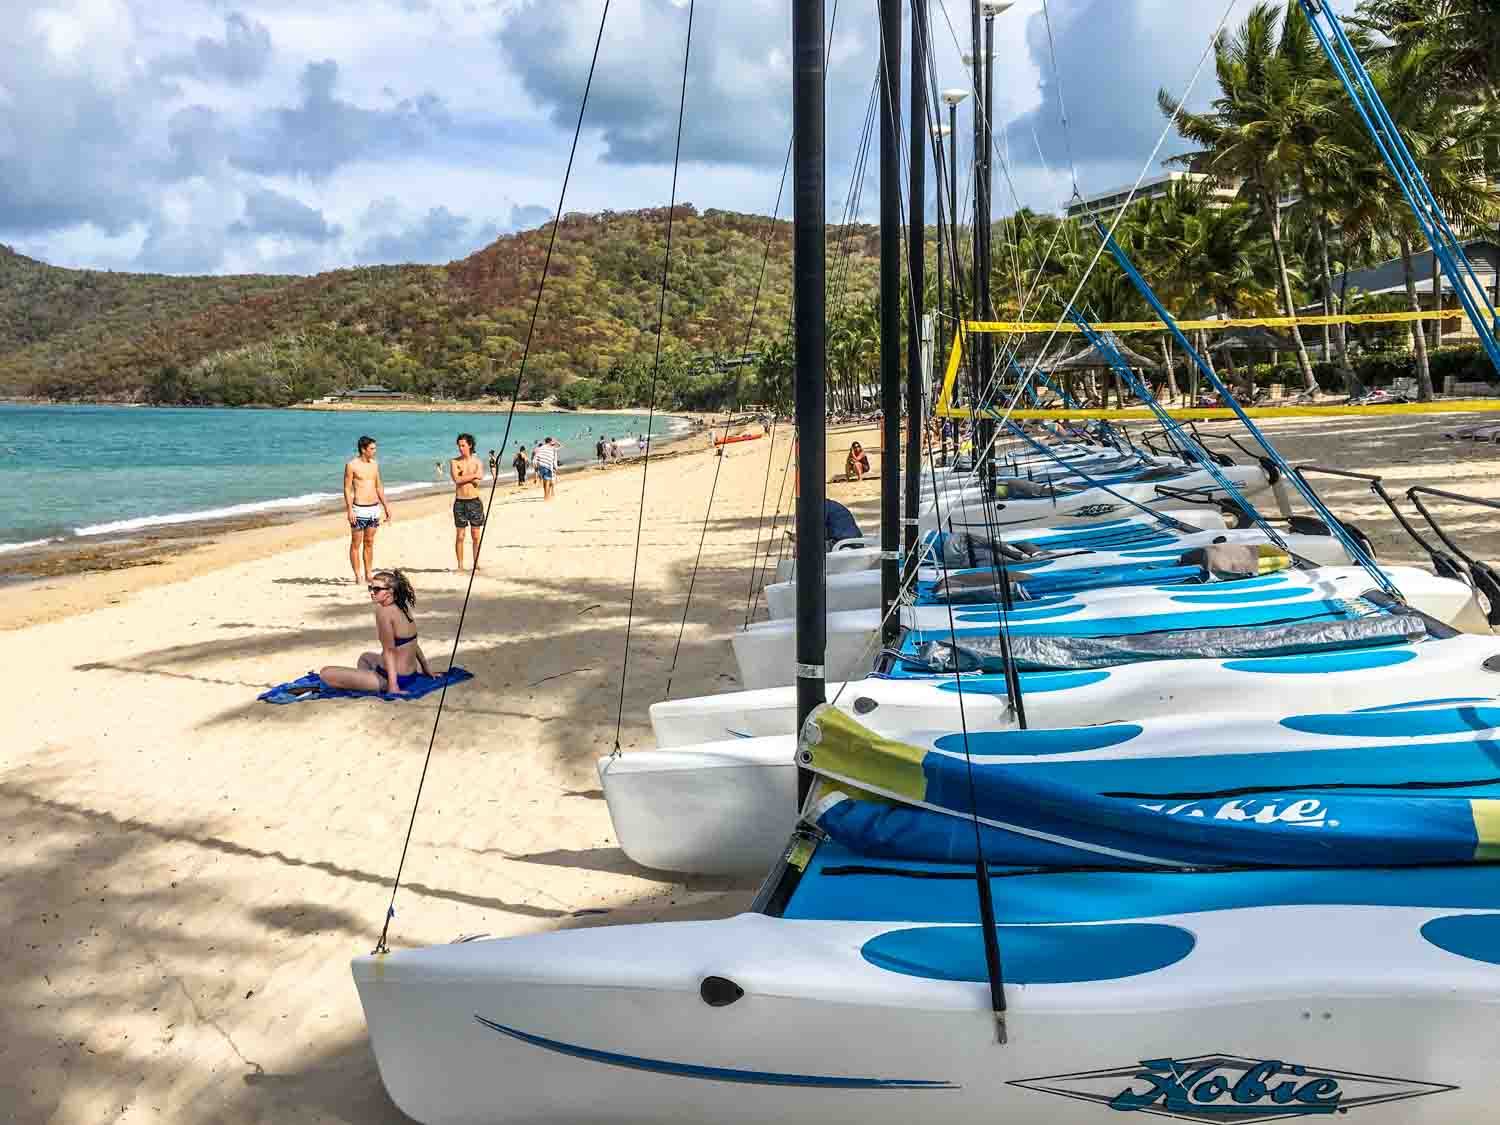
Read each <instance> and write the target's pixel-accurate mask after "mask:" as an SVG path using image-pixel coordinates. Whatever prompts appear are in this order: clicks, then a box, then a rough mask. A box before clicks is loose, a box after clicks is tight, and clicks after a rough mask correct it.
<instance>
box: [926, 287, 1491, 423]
mask: <svg viewBox="0 0 1500 1125" xmlns="http://www.w3.org/2000/svg"><path fill="white" fill-rule="evenodd" d="M1463 319H1465V317H1464V313H1463V310H1462V309H1443V310H1439V311H1434V312H1381V313H1346V314H1343V315H1337V316H1299V317H1290V316H1254V317H1236V318H1234V319H1232V320H1179V321H1178V322H1177V327H1178V328H1180V329H1182V330H1183V331H1185V332H1196V331H1199V330H1206V331H1210V332H1214V331H1222V330H1223V329H1226V328H1288V329H1299V328H1317V327H1321V326H1322V325H1325V324H1330V325H1331V324H1410V323H1412V322H1414V321H1430V320H1463ZM1089 328H1090V329H1091V330H1093V331H1098V332H1113V333H1116V334H1120V335H1125V334H1130V333H1142V332H1166V331H1168V328H1167V326H1166V325H1165V324H1163V323H1162V322H1161V321H1159V320H1125V321H1115V322H1105V323H1100V324H1090V325H1089ZM1082 331H1083V329H1082V328H1081V327H1079V326H1078V325H1076V324H1071V323H1063V324H1056V323H1053V322H1050V321H1021V320H966V321H962V322H960V324H959V331H958V332H956V333H954V336H953V347H952V348H951V349H950V350H949V352H948V363H947V366H946V368H945V369H944V372H943V385H942V387H941V389H940V390H939V392H938V398H937V402H936V403H935V404H934V406H933V414H934V415H936V416H937V417H939V418H973V417H974V416H975V415H976V414H981V415H988V416H993V417H998V416H999V415H1000V414H1001V413H1002V410H1001V409H999V408H996V407H987V408H985V409H983V410H978V411H976V410H975V409H974V407H973V406H972V405H959V404H957V403H956V402H955V399H956V398H957V391H958V377H959V372H960V371H962V369H963V366H964V363H963V361H964V355H965V354H966V348H965V342H966V340H967V339H968V338H969V337H970V336H979V335H994V336H1019V335H1028V334H1038V335H1051V334H1052V333H1054V332H1055V333H1058V334H1060V335H1077V334H1080V333H1081V332H1082ZM1495 410H1500V398H1492V399H1458V400H1454V399H1450V400H1445V401H1443V402H1412V403H1391V404H1386V405H1379V404H1372V405H1364V406H1351V405H1323V406H1319V405H1315V404H1310V403H1308V404H1303V403H1289V404H1287V405H1285V406H1247V407H1245V413H1247V414H1248V415H1250V417H1252V418H1295V417H1317V416H1322V415H1344V414H1390V413H1393V412H1394V413H1403V414H1458V413H1472V412H1478V411H1495ZM1166 412H1167V414H1168V415H1170V416H1171V417H1173V418H1176V419H1178V420H1179V421H1189V420H1196V421H1212V420H1215V419H1223V418H1233V417H1235V414H1234V411H1232V410H1230V409H1229V408H1228V407H1186V408H1184V407H1179V408H1175V409H1173V408H1166ZM1009 417H1011V418H1014V419H1016V420H1018V421H1022V420H1037V421H1064V420H1066V419H1073V418H1077V419H1085V418H1105V419H1109V420H1111V421H1121V422H1130V421H1150V420H1152V419H1153V418H1154V417H1155V415H1154V414H1152V412H1151V411H1150V410H1149V409H1147V408H1146V407H1140V408H1133V407H1127V408H1125V409H1123V410H1122V409H1119V408H1114V409H1111V408H1108V407H1086V406H1077V407H1065V406H1059V407H1052V408H1048V409H1016V410H1012V411H1011V412H1010V414H1009Z"/></svg>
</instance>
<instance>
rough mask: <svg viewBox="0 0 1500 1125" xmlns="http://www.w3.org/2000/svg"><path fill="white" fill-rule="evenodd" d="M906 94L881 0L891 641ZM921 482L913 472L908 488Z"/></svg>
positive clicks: (896, 37)
mask: <svg viewBox="0 0 1500 1125" xmlns="http://www.w3.org/2000/svg"><path fill="white" fill-rule="evenodd" d="M912 65H913V66H914V67H915V65H916V60H915V59H913V61H912ZM900 98H901V0H880V423H881V428H880V606H881V610H882V615H881V621H882V622H883V625H882V636H881V640H882V641H883V642H884V643H885V644H887V645H890V644H894V643H895V641H896V638H897V635H898V634H899V633H900V632H901V618H900V615H899V614H897V613H895V612H894V611H893V610H894V606H895V604H896V600H897V598H898V597H899V596H900V593H901V571H900V566H899V559H900V550H899V548H900V546H901V538H900V532H901V525H900V515H901V469H900V465H901V183H900V177H901V152H900V150H899V149H898V148H897V143H898V140H897V135H898V131H899V126H900V122H899V114H900ZM914 120H915V119H914ZM909 452H910V451H908V453H909ZM915 480H916V478H914V477H912V476H911V474H910V471H909V470H908V473H907V478H906V481H907V488H908V490H911V489H913V488H914V487H915Z"/></svg>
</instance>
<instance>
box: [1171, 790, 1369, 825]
mask: <svg viewBox="0 0 1500 1125" xmlns="http://www.w3.org/2000/svg"><path fill="white" fill-rule="evenodd" d="M1143 807H1144V808H1148V809H1150V810H1151V811H1152V812H1159V813H1165V814H1166V815H1167V816H1190V817H1199V818H1202V819H1205V820H1234V821H1245V820H1248V821H1253V822H1254V823H1256V824H1292V825H1298V826H1300V827H1305V828H1337V827H1338V824H1339V822H1338V821H1336V820H1331V819H1329V816H1328V806H1327V805H1325V804H1323V802H1322V801H1319V800H1315V799H1313V798H1310V797H1303V798H1299V799H1297V800H1285V799H1277V798H1275V797H1272V798H1269V799H1267V798H1261V797H1237V798H1235V799H1234V800H1232V801H1184V802H1182V803H1181V804H1175V805H1171V804H1147V805H1144V806H1143Z"/></svg>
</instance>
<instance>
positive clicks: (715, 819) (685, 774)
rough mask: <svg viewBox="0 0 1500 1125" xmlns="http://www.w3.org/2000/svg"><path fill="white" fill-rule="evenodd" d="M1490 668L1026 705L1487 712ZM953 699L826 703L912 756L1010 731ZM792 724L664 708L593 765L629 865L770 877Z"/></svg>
mask: <svg viewBox="0 0 1500 1125" xmlns="http://www.w3.org/2000/svg"><path fill="white" fill-rule="evenodd" d="M1486 661H1493V662H1495V665H1496V667H1497V668H1500V643H1497V642H1495V641H1494V640H1488V641H1486V640H1485V639H1483V638H1480V637H1467V636H1465V637H1453V638H1450V639H1448V640H1445V641H1437V642H1424V643H1420V644H1416V645H1401V646H1395V647H1393V648H1391V649H1387V650H1378V651H1376V652H1375V653H1373V654H1369V653H1367V654H1364V655H1361V654H1358V653H1355V654H1339V653H1333V654H1327V655H1321V654H1320V655H1315V656H1312V657H1308V658H1296V657H1293V658H1290V659H1278V658H1272V659H1269V660H1262V661H1253V660H1248V661H1247V660H1183V661H1172V662H1165V663H1163V662H1156V663H1146V664H1135V665H1126V666H1123V667H1119V668H1112V669H1108V670H1103V669H1101V670H1095V671H1089V672H1077V673H1061V674H1057V675H1049V674H1044V675H1041V676H1027V677H1023V683H1024V682H1029V683H1031V684H1034V685H1036V688H1035V690H1032V691H1025V692H1024V701H1025V706H1026V716H1027V723H1028V725H1029V726H1030V727H1031V728H1032V729H1056V728H1061V727H1076V726H1085V725H1090V724H1097V723H1106V722H1111V721H1115V720H1118V719H1120V718H1121V717H1123V716H1130V717H1131V718H1132V719H1136V720H1138V721H1144V722H1148V723H1149V722H1150V721H1151V720H1153V719H1159V718H1161V717H1166V716H1174V715H1175V716H1181V715H1190V716H1191V715H1200V714H1203V713H1205V712H1206V713H1219V712H1223V711H1225V710H1229V709H1233V710H1235V711H1236V712H1241V713H1244V714H1249V715H1255V714H1260V715H1287V714H1295V713H1297V712H1299V711H1317V710H1338V711H1343V710H1354V709H1358V708H1361V707H1368V706H1370V705H1372V704H1375V703H1381V702H1390V701H1393V700H1394V701H1399V702H1410V701H1414V700H1420V699H1432V698H1441V697H1447V698H1454V697H1462V698H1465V699H1469V700H1475V701H1481V702H1484V701H1493V700H1494V699H1496V697H1497V696H1500V673H1497V672H1496V671H1493V670H1490V669H1489V668H1487V667H1486ZM1439 685H1440V686H1439ZM955 687H956V685H955V683H954V681H953V679H952V678H940V679H932V680H887V679H876V678H871V679H866V680H862V681H859V682H856V683H848V684H839V683H830V684H829V685H828V687H827V696H828V699H829V701H830V702H834V703H835V704H836V705H837V706H838V707H839V708H840V709H841V710H843V711H846V712H847V713H849V714H851V715H854V716H856V717H857V718H858V719H859V721H860V722H861V723H863V724H865V725H866V726H868V727H869V728H871V729H872V730H874V731H876V732H878V733H880V734H882V735H885V736H887V737H892V738H898V739H903V740H910V739H912V738H914V737H918V736H919V735H920V732H953V731H959V730H967V731H970V732H972V733H978V732H985V731H1003V730H1010V729H1013V727H1014V725H1015V724H1014V718H1013V715H1012V712H1011V709H1010V705H1009V701H1008V696H1007V695H1006V694H1005V688H1004V681H1003V677H1000V676H983V677H966V678H965V688H964V690H963V691H962V692H961V693H960V692H959V691H957V690H955ZM1023 691H1024V689H1023ZM796 719H797V701H796V691H795V689H794V688H773V689H769V690H765V691H754V692H736V693H731V694H727V695H720V696H708V697H705V698H703V699H697V700H672V701H669V702H666V703H658V704H656V705H654V706H653V707H652V708H651V720H652V725H653V726H654V728H655V730H656V736H657V746H658V747H659V749H656V750H645V751H636V752H634V753H631V754H627V755H623V756H621V757H618V758H605V759H602V760H601V761H600V763H599V780H600V784H601V787H602V788H603V790H604V796H605V800H606V801H607V802H608V804H609V811H610V817H611V818H612V820H613V821H614V827H615V836H616V838H617V839H618V840H619V842H620V847H621V849H622V850H623V851H624V852H625V854H626V855H628V856H629V857H630V858H631V859H632V860H634V861H635V862H637V863H639V864H641V865H643V866H646V867H654V868H660V869H663V870H669V871H685V872H692V873H696V874H703V875H724V874H747V873H758V872H763V871H765V870H767V868H769V866H770V865H771V863H772V861H773V860H774V859H775V857H776V854H777V850H778V848H779V847H780V846H781V841H783V840H784V839H785V838H786V836H787V834H788V833H790V831H791V828H792V825H793V823H794V821H795V818H796V813H797V781H796V769H795V768H794V752H795V740H794V738H793V733H792V732H793V731H794V730H795V728H796ZM1275 738H1276V739H1278V740H1279V744H1280V745H1281V746H1283V747H1287V746H1296V745H1300V743H1298V741H1297V739H1295V738H1294V737H1292V736H1291V735H1290V734H1288V733H1286V732H1276V733H1275ZM1167 741H1168V742H1172V741H1173V740H1172V739H1170V738H1169V739H1167ZM1179 741H1185V740H1179ZM1270 741H1272V737H1271V736H1270V735H1268V736H1267V742H1270ZM1322 742H1323V744H1327V743H1328V740H1327V739H1323V740H1322ZM1153 745H1154V744H1153ZM1139 752H1140V751H1138V750H1135V749H1132V750H1131V753H1132V754H1136V753H1139Z"/></svg>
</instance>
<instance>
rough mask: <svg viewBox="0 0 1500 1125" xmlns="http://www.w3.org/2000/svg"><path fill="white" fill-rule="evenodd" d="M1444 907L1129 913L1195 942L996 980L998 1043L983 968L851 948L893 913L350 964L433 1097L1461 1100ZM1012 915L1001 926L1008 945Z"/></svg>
mask: <svg viewBox="0 0 1500 1125" xmlns="http://www.w3.org/2000/svg"><path fill="white" fill-rule="evenodd" d="M1356 901H1357V899H1356ZM1453 913H1454V911H1453V910H1452V909H1451V908H1450V909H1443V908H1441V907H1437V908H1435V907H1425V906H1418V907H1391V906H1380V907H1376V906H1337V905H1309V906H1276V907H1258V908H1257V907H1244V908H1239V909H1231V910H1208V911H1205V912H1200V913H1185V914H1166V915H1161V916H1156V917H1148V918H1137V919H1132V920H1131V921H1133V922H1135V923H1136V925H1135V926H1122V927H1121V928H1120V931H1119V932H1120V933H1121V934H1133V933H1148V932H1149V933H1153V934H1155V933H1172V934H1180V935H1183V938H1184V940H1185V941H1186V942H1188V943H1189V944H1190V947H1191V948H1190V951H1189V952H1187V953H1186V954H1185V955H1184V956H1182V957H1181V958H1180V959H1178V960H1177V961H1175V962H1174V963H1171V964H1169V965H1166V966H1164V967H1160V968H1154V969H1151V970H1149V971H1142V972H1137V973H1134V974H1133V975H1127V976H1113V977H1109V979H1095V980H1082V981H1071V980H1070V981H1068V982H1065V983H1031V984H1024V985H1019V986H1017V985H1007V986H1006V989H1005V995H1006V1001H1007V1006H1008V1013H1007V1030H1008V1042H1007V1043H1005V1044H1004V1045H1001V1044H999V1043H997V1042H996V1034H995V1023H994V1017H993V1015H992V1013H991V1011H990V997H989V989H988V987H987V986H986V985H985V984H982V983H977V982H974V981H973V980H968V979H966V980H959V981H954V980H941V979H931V978H930V977H924V976H912V975H906V974H905V973H903V972H898V971H891V970H890V969H888V968H883V967H879V966H877V965H876V964H875V963H872V961H870V960H869V959H867V958H866V957H864V956H862V955H861V951H862V949H863V947H864V946H865V945H866V943H867V942H870V941H871V940H873V939H875V938H878V937H879V936H880V935H882V934H884V933H888V932H889V931H891V930H893V929H897V928H900V927H901V926H902V925H904V924H902V923H890V922H849V921H819V920H804V921H792V920H787V919H781V918H773V917H767V916H763V915H758V914H746V915H740V916H738V917H734V918H729V919H724V920H722V921H714V922H678V923H667V924H657V925H648V926H620V927H610V928H604V929H592V930H581V931H572V932H563V933H553V934H544V935H535V936H528V937H518V938H508V939H503V940H490V941H475V942H469V943H463V944H455V945H449V946H436V947H431V948H427V949H418V950H411V951H402V952H397V953H393V954H389V955H386V956H374V957H361V958H359V959H358V960H356V961H355V962H354V964H353V971H354V978H355V982H356V984H357V986H358V989H359V994H360V1000H361V1003H362V1004H363V1006H364V1013H365V1019H366V1022H367V1023H368V1025H369V1029H370V1041H371V1045H372V1046H373V1048H374V1051H375V1057H376V1059H377V1061H378V1063H379V1067H380V1074H381V1078H382V1080H383V1081H384V1083H385V1086H386V1089H387V1090H388V1091H389V1092H390V1094H391V1097H392V1098H393V1099H394V1100H395V1102H396V1104H397V1105H398V1106H399V1107H400V1108H401V1109H402V1110H403V1111H404V1112H406V1113H408V1114H410V1115H411V1116H412V1117H414V1118H415V1119H417V1120H418V1121H421V1122H424V1123H426V1125H503V1123H509V1122H556V1123H558V1125H584V1123H592V1122H613V1123H634V1122H640V1123H642V1125H658V1123H663V1122H683V1123H692V1125H701V1123H703V1122H715V1123H719V1122H732V1123H740V1122H743V1123H747V1125H748V1123H757V1125H761V1123H766V1125H769V1123H780V1122H785V1121H818V1122H825V1123H828V1125H910V1123H911V1122H913V1121H921V1122H923V1123H924V1125H950V1123H951V1125H960V1123H962V1125H973V1123H974V1122H1016V1123H1020V1122H1039V1121H1046V1122H1049V1123H1050V1125H1099V1123H1100V1122H1102V1121H1107V1120H1109V1119H1110V1117H1111V1116H1112V1110H1119V1109H1126V1108H1136V1109H1138V1110H1139V1111H1142V1112H1144V1113H1145V1114H1147V1115H1150V1116H1151V1117H1152V1118H1153V1119H1155V1118H1156V1117H1158V1116H1160V1117H1163V1118H1174V1119H1177V1120H1186V1121H1213V1120H1230V1121H1235V1120H1238V1121H1245V1120H1252V1119H1254V1120H1279V1119H1282V1118H1300V1117H1302V1116H1314V1117H1320V1118H1321V1117H1332V1116H1333V1115H1335V1114H1337V1116H1338V1119H1339V1120H1341V1121H1342V1120H1345V1119H1350V1120H1353V1121H1355V1122H1356V1123H1357V1122H1369V1123H1370V1125H1479V1123H1481V1122H1485V1121H1490V1120H1492V1119H1493V1116H1494V1107H1495V1104H1496V1100H1497V1098H1500V1083H1497V1080H1496V1072H1495V1068H1494V1059H1495V1056H1496V1052H1497V1050H1500V1020H1497V1019H1496V1016H1497V1014H1500V972H1497V970H1496V969H1495V966H1494V965H1493V964H1490V963H1486V962H1485V961H1483V960H1480V959H1477V958H1475V957H1461V956H1455V955H1453V954H1452V953H1450V952H1447V951H1445V950H1443V949H1440V948H1437V947H1436V946H1435V945H1434V944H1432V943H1431V942H1429V941H1426V940H1424V939H1423V936H1422V933H1423V927H1424V926H1427V925H1428V924H1429V923H1431V922H1433V921H1434V920H1436V919H1440V918H1443V917H1445V916H1451V915H1452V914H1453ZM1025 929H1026V928H1025V927H1007V928H1006V929H1005V930H1004V931H1002V936H1001V944H1002V956H1003V955H1004V949H1005V947H1006V946H1007V943H1008V942H1013V941H1015V940H1018V935H1023V931H1024V930H1025ZM1044 929H1045V930H1046V931H1049V934H1052V933H1056V932H1057V931H1060V930H1063V929H1072V930H1074V931H1075V932H1076V930H1077V927H1061V926H1048V927H1044ZM1043 940H1045V939H1043ZM1012 948H1013V947H1012ZM1064 975H1067V976H1075V975H1076V976H1087V975H1088V973H1087V972H1084V973H1077V974H1071V973H1070V974H1064ZM705 982H707V983H705ZM740 990H742V994H740V995H739V996H738V998H737V999H731V997H734V996H735V995H736V992H737V991H740ZM706 997H707V999H706ZM708 999H712V1000H714V1001H715V1002H716V1003H718V1004H719V1006H714V1005H712V1004H710V1003H709V1002H708ZM725 1000H728V1001H729V1002H728V1003H722V1002H723V1001H725ZM1143 1060H1144V1061H1143ZM1247 1075H1248V1077H1247ZM1112 1102H1113V1103H1114V1104H1113V1105H1112V1104H1111V1103H1112ZM1236 1110H1241V1111H1242V1112H1243V1116H1240V1115H1236V1114H1235V1111H1236ZM1278 1110H1279V1111H1281V1112H1278ZM1215 1111H1217V1112H1215ZM1346 1115H1347V1116H1346Z"/></svg>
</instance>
